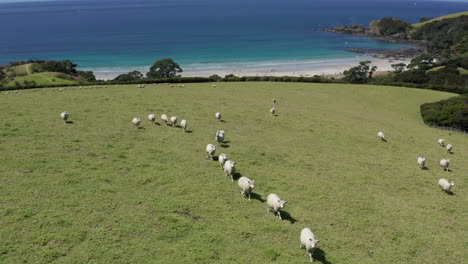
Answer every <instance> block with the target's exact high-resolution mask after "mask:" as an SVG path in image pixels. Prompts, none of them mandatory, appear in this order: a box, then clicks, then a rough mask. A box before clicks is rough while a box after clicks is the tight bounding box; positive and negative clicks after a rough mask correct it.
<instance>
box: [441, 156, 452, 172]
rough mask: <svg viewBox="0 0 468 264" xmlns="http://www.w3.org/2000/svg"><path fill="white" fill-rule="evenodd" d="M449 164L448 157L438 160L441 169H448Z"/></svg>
mask: <svg viewBox="0 0 468 264" xmlns="http://www.w3.org/2000/svg"><path fill="white" fill-rule="evenodd" d="M449 165H450V159H441V160H440V167H441V168H442V169H443V170H446V171H449V169H448V167H449Z"/></svg>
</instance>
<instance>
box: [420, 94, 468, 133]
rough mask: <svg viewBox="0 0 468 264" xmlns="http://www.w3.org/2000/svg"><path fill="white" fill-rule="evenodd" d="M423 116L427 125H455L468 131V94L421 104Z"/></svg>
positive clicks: (454, 126)
mask: <svg viewBox="0 0 468 264" xmlns="http://www.w3.org/2000/svg"><path fill="white" fill-rule="evenodd" d="M421 116H422V118H423V120H424V123H425V124H427V125H434V126H441V127H453V128H457V129H462V130H465V131H468V96H467V95H464V96H458V97H452V98H450V99H447V100H442V101H439V102H435V103H426V104H423V105H421Z"/></svg>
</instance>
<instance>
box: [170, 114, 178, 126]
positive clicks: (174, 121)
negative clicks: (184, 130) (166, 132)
mask: <svg viewBox="0 0 468 264" xmlns="http://www.w3.org/2000/svg"><path fill="white" fill-rule="evenodd" d="M171 125H172V126H173V127H175V126H176V125H177V117H176V116H173V117H171Z"/></svg>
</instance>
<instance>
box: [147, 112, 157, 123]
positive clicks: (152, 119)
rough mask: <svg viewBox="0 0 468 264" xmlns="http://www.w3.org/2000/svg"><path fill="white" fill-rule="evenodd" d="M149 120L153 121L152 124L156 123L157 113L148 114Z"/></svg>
mask: <svg viewBox="0 0 468 264" xmlns="http://www.w3.org/2000/svg"><path fill="white" fill-rule="evenodd" d="M148 120H149V121H150V122H151V124H154V121H156V115H155V114H150V115H148Z"/></svg>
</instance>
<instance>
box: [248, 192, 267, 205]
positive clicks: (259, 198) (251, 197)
mask: <svg viewBox="0 0 468 264" xmlns="http://www.w3.org/2000/svg"><path fill="white" fill-rule="evenodd" d="M250 199H254V200H257V201H259V202H261V203H265V202H266V200H264V199H263V198H262V196H260V195H258V194H256V193H251V194H250Z"/></svg>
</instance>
